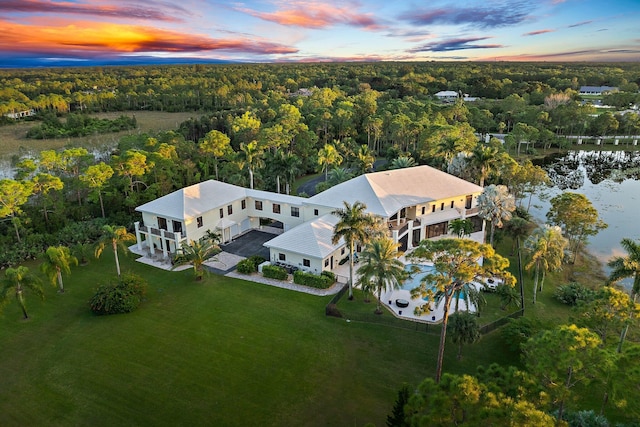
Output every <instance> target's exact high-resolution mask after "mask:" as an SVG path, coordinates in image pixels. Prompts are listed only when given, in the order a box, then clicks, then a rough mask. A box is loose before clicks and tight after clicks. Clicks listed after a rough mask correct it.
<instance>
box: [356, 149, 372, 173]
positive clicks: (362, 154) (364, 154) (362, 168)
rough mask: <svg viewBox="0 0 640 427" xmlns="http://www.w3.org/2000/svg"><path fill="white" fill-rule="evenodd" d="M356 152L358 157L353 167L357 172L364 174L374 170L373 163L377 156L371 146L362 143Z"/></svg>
mask: <svg viewBox="0 0 640 427" xmlns="http://www.w3.org/2000/svg"><path fill="white" fill-rule="evenodd" d="M355 154H356V157H355V159H354V161H353V167H354V168H355V170H356V173H357V174H358V175H362V174H365V173H367V172H371V171H372V170H373V164H374V162H375V161H376V156H375V155H374V154H373V152H372V151H371V150H370V149H369V147H368V146H367V145H361V146H360V147H359V148H358V151H357V152H356V153H355Z"/></svg>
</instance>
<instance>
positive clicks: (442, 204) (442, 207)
mask: <svg viewBox="0 0 640 427" xmlns="http://www.w3.org/2000/svg"><path fill="white" fill-rule="evenodd" d="M440 210H441V211H443V210H444V202H442V203H440Z"/></svg>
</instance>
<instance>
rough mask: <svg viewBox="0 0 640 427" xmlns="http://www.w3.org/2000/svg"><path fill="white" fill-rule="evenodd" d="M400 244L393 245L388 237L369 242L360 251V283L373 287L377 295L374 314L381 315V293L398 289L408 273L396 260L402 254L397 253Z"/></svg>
mask: <svg viewBox="0 0 640 427" xmlns="http://www.w3.org/2000/svg"><path fill="white" fill-rule="evenodd" d="M399 246H400V244H398V243H394V241H393V240H392V239H390V238H389V237H383V238H381V239H376V240H373V241H371V242H370V243H369V244H368V245H367V247H366V249H365V250H364V251H362V254H361V259H362V262H363V264H362V266H361V267H360V268H358V274H360V276H361V282H362V283H369V284H371V285H373V287H374V288H375V290H376V291H377V294H378V306H377V308H376V314H382V291H383V290H384V291H387V290H389V288H391V289H399V288H400V285H401V284H402V282H403V280H404V279H406V277H407V275H408V272H407V271H406V270H405V269H404V264H403V263H402V262H401V261H400V260H399V259H398V257H399V256H401V255H402V252H398V247H399Z"/></svg>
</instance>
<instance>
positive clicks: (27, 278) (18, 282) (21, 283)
mask: <svg viewBox="0 0 640 427" xmlns="http://www.w3.org/2000/svg"><path fill="white" fill-rule="evenodd" d="M4 275H5V277H4V279H2V282H1V283H2V288H0V305H1V304H2V303H4V302H5V301H6V300H7V299H8V298H9V294H11V293H13V294H15V296H16V301H18V304H20V308H21V309H22V315H23V316H24V318H25V319H28V318H29V315H28V314H27V306H26V304H25V302H24V292H25V290H29V291H31V292H33V293H34V294H36V295H37V296H39V297H40V298H42V299H44V292H43V291H42V287H41V286H40V283H39V280H38V278H37V277H35V276H34V275H33V274H31V273H30V272H29V269H28V268H27V267H25V266H22V265H21V266H20V267H17V268H7V270H6V271H5V272H4Z"/></svg>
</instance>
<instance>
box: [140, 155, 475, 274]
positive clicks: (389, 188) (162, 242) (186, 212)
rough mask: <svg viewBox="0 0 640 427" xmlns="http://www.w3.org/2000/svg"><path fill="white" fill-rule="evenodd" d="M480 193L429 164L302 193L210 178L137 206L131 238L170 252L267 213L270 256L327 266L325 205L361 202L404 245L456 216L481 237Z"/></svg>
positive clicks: (332, 251) (331, 220)
mask: <svg viewBox="0 0 640 427" xmlns="http://www.w3.org/2000/svg"><path fill="white" fill-rule="evenodd" d="M481 192H482V187H480V186H478V185H476V184H473V183H471V182H468V181H465V180H463V179H460V178H457V177H455V176H453V175H450V174H448V173H445V172H442V171H440V170H438V169H435V168H432V167H430V166H416V167H412V168H405V169H395V170H389V171H382V172H374V173H369V174H365V175H360V176H358V177H356V178H353V179H351V180H349V181H346V182H343V183H341V184H338V185H336V186H335V187H332V188H329V189H328V190H325V191H323V192H322V193H319V194H317V195H315V196H313V197H311V198H308V199H307V198H302V197H297V196H288V195H284V194H278V193H272V192H268V191H260V190H250V189H246V188H243V187H239V186H235V185H231V184H226V183H223V182H219V181H214V180H209V181H205V182H202V183H200V184H195V185H192V186H190V187H186V188H183V189H181V190H178V191H175V192H173V193H171V194H168V195H166V196H164V197H160V198H159V199H156V200H154V201H152V202H149V203H146V204H144V205H141V206H139V207H138V208H136V210H137V211H139V212H141V213H142V219H143V224H140V223H136V237H137V239H138V243H137V245H138V249H139V250H144V249H147V250H152V251H153V252H155V251H157V250H161V251H162V253H163V255H164V256H165V257H168V256H169V254H170V253H174V252H175V251H176V249H177V248H179V247H180V245H181V243H182V242H183V241H191V240H197V239H199V238H201V237H203V236H205V235H206V232H207V230H212V231H217V232H219V233H220V234H221V236H222V240H223V242H228V241H230V240H232V239H233V238H234V237H237V236H239V235H240V234H242V233H245V232H246V231H249V230H251V229H257V228H259V227H260V219H261V218H268V219H270V220H273V221H278V222H279V223H281V224H282V229H281V233H282V234H280V235H278V236H276V237H274V238H273V239H271V240H270V241H268V242H266V243H265V244H264V246H266V247H268V248H269V250H270V257H271V261H272V262H281V263H284V264H287V265H290V266H294V267H298V268H300V269H303V270H306V271H310V272H317V273H319V272H321V271H322V270H333V268H335V267H336V266H337V265H338V263H339V261H340V260H341V259H342V258H344V257H345V256H347V253H345V248H344V243H343V242H339V243H338V244H337V245H334V244H332V243H331V238H332V236H333V229H334V228H335V224H336V223H337V221H338V218H337V217H336V216H334V215H332V214H331V212H333V211H334V210H336V209H338V208H342V207H343V206H344V204H343V202H345V201H346V202H348V203H349V204H353V203H355V202H356V201H360V202H362V203H364V204H365V205H366V206H367V211H368V212H370V213H372V214H373V215H376V216H378V217H380V218H382V219H383V220H384V221H386V223H387V226H388V228H389V235H390V236H391V237H392V238H393V239H394V240H395V241H396V242H399V243H400V246H401V249H402V250H403V251H406V250H407V249H411V248H412V247H414V246H416V245H417V244H418V242H420V241H421V240H423V239H427V238H430V239H434V238H436V239H437V238H441V237H442V236H447V235H448V233H449V227H448V225H449V222H450V221H451V220H453V219H458V218H469V219H470V220H471V221H472V223H473V225H474V232H473V234H472V235H471V236H470V238H472V239H475V240H478V241H480V242H483V241H484V228H483V221H482V220H481V219H480V218H479V217H478V216H477V213H478V209H477V206H476V205H477V197H478V196H479V195H480V193H481Z"/></svg>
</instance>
